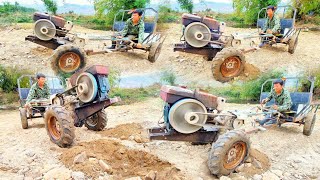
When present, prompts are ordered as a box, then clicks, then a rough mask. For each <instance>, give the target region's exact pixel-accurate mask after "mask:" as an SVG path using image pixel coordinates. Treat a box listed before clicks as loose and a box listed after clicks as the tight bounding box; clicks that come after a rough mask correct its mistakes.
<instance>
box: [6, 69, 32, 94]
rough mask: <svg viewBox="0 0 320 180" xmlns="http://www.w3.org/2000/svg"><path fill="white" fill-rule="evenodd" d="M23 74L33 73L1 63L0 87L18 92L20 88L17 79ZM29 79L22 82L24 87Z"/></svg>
mask: <svg viewBox="0 0 320 180" xmlns="http://www.w3.org/2000/svg"><path fill="white" fill-rule="evenodd" d="M23 74H32V73H31V72H30V71H28V70H21V69H18V68H5V67H2V66H1V65H0V89H1V90H2V91H3V92H5V93H9V92H16V90H17V88H18V84H17V79H18V78H19V77H20V76H21V75H23ZM28 83H29V82H28V80H24V81H22V82H21V86H22V87H26V86H27V84H28Z"/></svg>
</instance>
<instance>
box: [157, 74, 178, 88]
mask: <svg viewBox="0 0 320 180" xmlns="http://www.w3.org/2000/svg"><path fill="white" fill-rule="evenodd" d="M160 80H161V82H162V83H164V84H169V85H171V86H173V85H175V84H176V80H177V76H176V75H175V74H174V73H173V72H172V71H164V72H162V74H161V78H160Z"/></svg>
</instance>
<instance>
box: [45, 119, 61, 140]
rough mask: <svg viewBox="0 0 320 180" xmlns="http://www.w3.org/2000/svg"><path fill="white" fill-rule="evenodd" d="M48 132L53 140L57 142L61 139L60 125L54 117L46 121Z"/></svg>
mask: <svg viewBox="0 0 320 180" xmlns="http://www.w3.org/2000/svg"><path fill="white" fill-rule="evenodd" d="M48 131H49V133H50V136H51V137H52V138H53V139H55V140H59V139H60V138H61V134H60V124H59V122H58V121H57V118H55V117H54V116H51V117H50V118H49V120H48Z"/></svg>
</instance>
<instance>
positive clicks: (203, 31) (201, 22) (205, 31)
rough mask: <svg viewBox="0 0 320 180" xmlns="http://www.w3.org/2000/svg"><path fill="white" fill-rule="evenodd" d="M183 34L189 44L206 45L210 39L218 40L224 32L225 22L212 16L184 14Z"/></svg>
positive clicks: (195, 45)
mask: <svg viewBox="0 0 320 180" xmlns="http://www.w3.org/2000/svg"><path fill="white" fill-rule="evenodd" d="M182 25H183V26H184V31H183V35H184V38H185V41H186V42H187V44H188V45H190V46H192V47H197V48H200V47H204V46H206V45H207V44H208V43H209V41H216V40H218V39H219V38H220V36H221V34H222V33H223V32H224V29H225V23H224V22H221V23H220V22H219V21H217V20H215V19H213V18H211V17H206V16H205V17H201V16H198V15H193V14H183V15H182Z"/></svg>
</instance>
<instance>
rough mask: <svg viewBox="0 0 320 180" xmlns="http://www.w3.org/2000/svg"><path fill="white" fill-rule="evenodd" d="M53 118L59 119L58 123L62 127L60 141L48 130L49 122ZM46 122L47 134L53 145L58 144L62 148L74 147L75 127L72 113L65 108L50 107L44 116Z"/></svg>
mask: <svg viewBox="0 0 320 180" xmlns="http://www.w3.org/2000/svg"><path fill="white" fill-rule="evenodd" d="M52 116H54V117H55V118H56V119H57V121H58V123H59V124H60V126H61V131H60V133H61V134H60V138H59V139H55V138H53V137H52V136H51V134H50V132H49V129H48V120H49V119H50V118H51V117H52ZM44 122H45V127H46V130H47V133H48V135H49V137H50V140H51V141H52V142H53V143H55V144H57V145H58V146H59V147H62V148H65V147H69V146H71V145H72V143H73V140H74V138H75V133H74V131H75V127H74V124H73V119H72V117H71V115H70V113H69V112H68V111H67V110H66V109H65V108H64V107H61V106H58V105H53V106H49V107H48V109H47V111H46V112H45V114H44Z"/></svg>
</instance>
